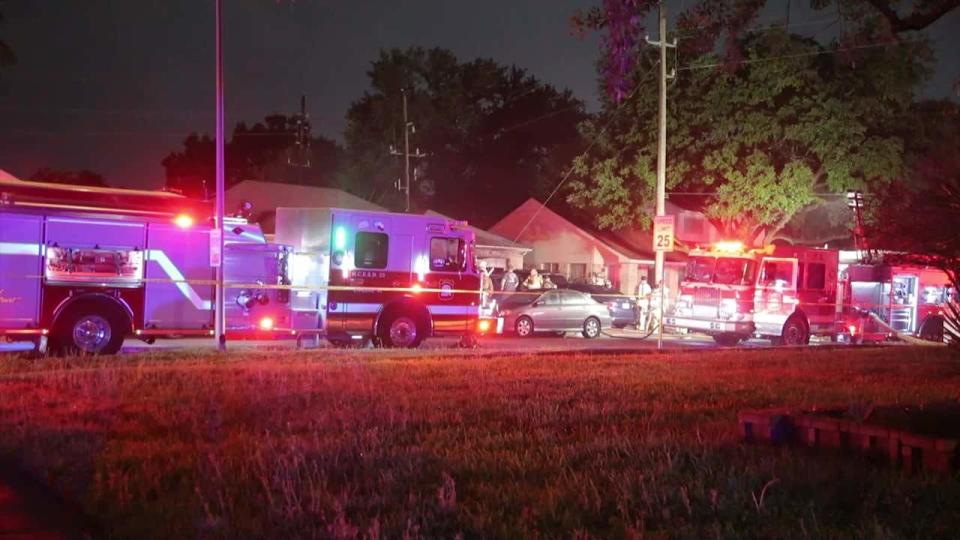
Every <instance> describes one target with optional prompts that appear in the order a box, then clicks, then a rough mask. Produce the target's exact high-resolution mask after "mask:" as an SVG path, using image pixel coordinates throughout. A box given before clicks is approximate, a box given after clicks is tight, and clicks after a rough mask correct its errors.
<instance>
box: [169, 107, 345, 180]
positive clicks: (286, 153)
mask: <svg viewBox="0 0 960 540" xmlns="http://www.w3.org/2000/svg"><path fill="white" fill-rule="evenodd" d="M297 129H298V124H297V117H296V116H284V115H279V114H277V115H271V116H268V117H266V118H265V119H264V121H263V122H258V123H256V124H254V125H253V126H247V124H246V123H245V122H240V123H238V124H237V125H236V127H235V128H234V130H233V136H232V138H231V140H230V141H229V142H228V143H227V144H226V147H225V148H224V153H225V161H226V163H225V165H226V171H225V174H226V177H225V179H224V182H225V183H226V185H227V186H230V185H233V184H236V183H237V182H240V181H242V180H268V181H272V182H282V183H290V184H311V185H322V186H329V185H335V183H336V178H335V174H336V169H337V166H338V160H339V155H340V148H339V147H338V146H337V144H336V143H335V142H333V141H332V140H330V139H327V138H325V137H309V138H303V137H301V140H302V141H305V142H307V144H302V145H298V144H297ZM215 156H216V148H215V147H214V141H213V139H212V138H210V137H209V136H207V135H198V134H196V133H191V134H190V135H189V136H187V138H186V139H184V141H183V148H182V149H181V150H180V151H172V152H170V154H168V155H167V157H165V158H164V159H163V166H164V168H165V169H166V176H167V182H166V183H167V187H168V188H173V189H175V190H178V191H181V192H183V193H185V194H187V195H191V196H203V195H204V193H203V192H204V186H205V187H206V189H207V190H209V191H210V192H211V193H212V191H213V189H214V181H215Z"/></svg>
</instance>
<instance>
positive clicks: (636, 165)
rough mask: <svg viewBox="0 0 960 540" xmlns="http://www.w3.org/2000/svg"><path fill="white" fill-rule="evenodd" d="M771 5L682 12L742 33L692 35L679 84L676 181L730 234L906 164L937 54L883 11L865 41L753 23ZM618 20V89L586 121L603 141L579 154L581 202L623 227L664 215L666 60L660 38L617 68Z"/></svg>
mask: <svg viewBox="0 0 960 540" xmlns="http://www.w3.org/2000/svg"><path fill="white" fill-rule="evenodd" d="M615 3H616V2H615ZM639 4H644V5H646V4H645V3H643V2H640V3H639ZM721 4H722V3H721ZM762 4H763V2H762V1H761V2H744V3H742V5H740V4H737V5H739V6H740V9H743V10H748V11H749V12H750V13H745V12H744V13H740V12H738V11H736V9H733V8H729V9H728V8H723V7H722V6H718V5H717V3H716V2H712V1H707V0H704V1H702V2H700V3H698V4H696V5H695V6H694V7H692V8H691V9H690V10H689V11H688V12H684V13H683V14H681V15H680V19H681V21H680V22H678V27H684V26H685V27H687V28H690V27H691V25H693V23H692V22H691V21H697V25H694V26H697V27H707V28H708V29H713V30H718V29H719V28H730V27H731V25H732V26H733V27H735V28H736V32H734V33H731V34H730V39H729V41H728V43H727V47H726V48H727V52H726V53H724V52H722V51H720V52H718V51H715V50H714V48H713V46H714V43H713V41H711V39H715V38H716V35H713V38H711V36H710V35H709V34H710V32H707V34H708V35H706V36H701V35H694V36H693V38H692V39H691V40H686V41H687V43H686V44H684V41H681V43H680V47H679V57H681V58H685V59H686V60H685V61H684V62H683V64H682V65H680V66H677V67H678V72H677V76H676V79H675V80H674V81H673V82H672V86H671V87H670V89H669V98H668V100H669V107H668V127H667V131H668V140H667V147H668V159H667V171H668V176H667V189H668V191H673V192H678V195H675V196H671V199H672V200H676V201H678V202H686V203H687V205H688V206H696V207H699V208H702V209H703V210H704V211H705V212H706V214H707V215H708V216H709V217H710V218H712V219H713V220H714V221H715V222H717V223H718V224H719V225H720V226H721V228H723V229H725V230H726V232H727V233H728V234H731V235H738V236H739V237H742V238H748V239H754V238H757V237H758V236H759V235H760V234H764V236H765V238H764V239H765V240H766V241H770V240H773V239H774V238H776V237H777V236H778V235H779V234H780V233H781V232H782V231H783V229H784V227H785V226H787V224H788V223H790V221H791V219H792V218H793V217H794V216H795V215H797V214H798V212H800V211H802V210H804V209H807V208H810V207H811V205H817V204H821V203H822V202H824V201H825V200H830V198H831V197H832V196H833V194H837V193H842V192H843V191H845V190H847V189H862V190H868V189H870V188H872V187H879V186H883V185H885V184H888V183H890V182H891V181H894V180H897V179H901V178H903V177H904V176H905V174H906V169H905V160H906V156H905V146H904V139H905V137H908V136H910V134H909V133H907V132H905V129H904V127H905V126H912V125H913V123H914V119H915V117H913V116H912V114H913V112H914V110H913V108H912V104H913V102H914V98H915V92H916V89H917V88H918V85H919V84H920V83H921V82H923V81H924V80H925V78H926V77H927V76H928V74H929V71H928V69H929V68H928V65H929V62H930V60H931V57H932V53H931V51H930V48H929V46H928V45H927V43H926V42H925V41H924V40H923V39H922V37H920V36H914V37H913V38H911V39H909V40H899V41H898V40H894V39H890V38H884V37H883V35H884V33H883V32H881V31H880V26H881V25H880V24H879V23H878V22H877V21H878V20H879V18H880V16H879V15H876V14H873V16H872V17H873V18H872V21H873V22H874V24H873V26H870V24H869V21H870V18H869V17H868V18H867V22H862V23H861V24H862V25H863V26H862V29H861V30H862V31H861V33H860V34H858V35H859V36H860V37H861V38H863V37H864V36H868V35H873V36H874V40H873V41H869V42H868V43H864V44H863V45H862V46H859V47H857V48H853V47H854V46H846V45H844V42H843V39H844V38H843V37H842V36H841V37H838V38H836V39H834V40H833V41H831V42H830V43H827V44H821V43H819V42H817V41H815V40H813V39H810V38H807V37H804V36H800V35H796V34H791V33H789V32H788V31H787V30H786V29H784V28H780V27H767V28H753V29H750V28H744V26H745V25H748V24H749V23H750V21H752V20H753V18H754V17H755V15H756V9H758V8H757V5H760V6H762ZM647 7H648V8H649V6H647ZM711 10H713V11H711ZM731 10H732V11H731ZM617 16H618V17H619V16H623V15H622V14H620V15H617ZM684 21H685V22H684ZM606 24H607V25H608V26H609V25H611V24H612V22H607V23H606ZM713 30H711V32H712V31H713ZM609 32H610V33H611V36H612V37H611V36H608V39H607V48H608V56H607V59H606V61H605V62H604V64H603V65H604V67H605V68H606V69H607V72H606V75H607V81H608V88H609V89H610V90H611V92H610V94H609V95H608V99H607V101H606V103H605V107H604V111H603V113H602V114H601V115H600V117H599V118H598V119H597V120H595V121H593V122H590V123H588V124H587V126H586V129H585V132H586V133H587V134H588V136H592V137H596V139H597V141H596V142H597V143H596V144H595V146H594V148H593V150H592V151H591V152H590V153H589V154H588V155H586V156H583V157H581V158H579V159H578V160H577V161H576V169H575V171H576V173H577V176H576V178H575V180H574V182H572V183H571V191H570V194H569V200H570V202H571V203H573V204H574V205H576V206H579V207H581V208H585V209H588V210H590V211H591V212H592V213H593V214H594V215H595V216H596V221H597V225H599V226H601V227H623V226H629V225H635V224H643V223H646V221H647V220H648V219H649V217H650V215H651V213H652V207H653V196H654V186H655V183H656V176H655V172H654V171H655V169H656V141H657V126H656V118H657V116H656V111H657V106H658V103H657V80H656V78H655V77H654V76H653V75H654V72H655V71H656V70H655V69H653V68H654V67H655V64H656V62H657V59H656V58H655V56H654V55H653V53H652V51H651V50H650V49H649V48H647V49H645V52H643V53H641V54H640V56H638V57H636V58H634V59H632V60H630V61H631V62H634V64H633V65H632V67H631V71H630V72H629V75H628V76H627V77H625V78H623V79H620V80H616V79H610V71H609V70H610V69H611V66H613V67H616V66H615V65H614V64H616V65H620V63H621V62H622V60H623V59H622V58H621V57H618V56H617V54H619V53H617V51H616V50H613V51H611V50H610V47H611V46H612V45H611V43H612V42H611V40H614V41H615V34H614V29H613V28H611V29H610V30H609ZM714 34H715V33H714ZM617 39H619V38H617ZM704 51H705V52H704ZM730 51H734V52H733V53H731V52H730ZM731 54H732V55H733V58H731ZM671 56H672V55H671ZM617 69H619V68H617ZM623 81H627V82H626V83H624V82H623ZM624 92H626V93H624ZM604 127H606V129H603V128H604ZM684 194H686V195H684ZM684 199H686V201H684Z"/></svg>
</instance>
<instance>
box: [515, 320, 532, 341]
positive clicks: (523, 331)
mask: <svg viewBox="0 0 960 540" xmlns="http://www.w3.org/2000/svg"><path fill="white" fill-rule="evenodd" d="M513 330H514V331H515V332H516V333H517V337H532V336H533V319H531V318H530V317H527V316H523V317H520V318H519V319H517V322H515V323H514V324H513Z"/></svg>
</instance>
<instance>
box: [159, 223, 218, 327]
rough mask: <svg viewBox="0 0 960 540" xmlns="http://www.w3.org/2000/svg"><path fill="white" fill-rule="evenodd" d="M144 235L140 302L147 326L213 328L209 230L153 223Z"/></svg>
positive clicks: (212, 271)
mask: <svg viewBox="0 0 960 540" xmlns="http://www.w3.org/2000/svg"><path fill="white" fill-rule="evenodd" d="M148 234H149V240H148V243H149V249H148V253H147V257H146V259H147V261H146V272H145V274H146V278H147V279H146V295H145V299H144V304H145V306H144V322H145V323H146V325H147V327H148V328H157V329H173V330H180V329H183V330H200V329H205V328H213V309H212V305H213V289H214V288H213V285H212V283H211V281H212V280H213V279H214V277H215V275H214V269H213V268H211V267H210V234H209V231H197V230H193V229H181V228H179V227H176V226H174V225H167V224H160V223H153V224H150V229H149V233H148ZM226 301H228V302H229V301H231V300H230V299H229V298H227V299H226Z"/></svg>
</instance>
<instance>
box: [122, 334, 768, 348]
mask: <svg viewBox="0 0 960 540" xmlns="http://www.w3.org/2000/svg"><path fill="white" fill-rule="evenodd" d="M214 346H215V344H214V341H213V339H171V340H157V342H156V343H154V344H152V345H148V344H146V343H144V342H142V341H139V340H135V339H128V340H127V341H126V342H124V345H123V350H122V352H124V353H128V354H135V353H142V352H150V351H158V352H159V351H169V350H172V349H200V350H202V349H212V348H214ZM319 346H320V347H321V348H331V345H329V344H328V343H327V342H326V341H325V340H323V339H321V340H319ZM769 346H770V342H769V341H767V340H760V339H752V340H749V341H747V342H744V343H741V344H740V345H739V346H738V347H741V348H743V347H747V348H758V347H769ZM227 348H228V350H252V349H268V350H269V349H294V348H296V342H295V341H294V340H292V339H290V340H280V341H230V342H228V343H227ZM308 348H310V347H308ZM656 348H657V336H656V334H654V335H652V336H650V337H648V338H645V339H644V338H641V337H640V334H639V333H638V332H635V331H633V330H607V331H605V332H604V335H602V336H601V337H599V338H597V339H586V338H584V337H583V336H581V335H580V334H579V333H575V332H568V333H566V334H565V335H564V336H563V337H558V336H554V335H550V334H547V335H536V336H534V337H530V338H518V337H516V336H512V335H496V336H485V337H482V338H480V343H479V350H480V351H482V352H483V351H489V352H505V353H511V352H517V353H539V352H551V351H586V352H592V351H596V352H602V351H610V352H614V351H616V352H628V351H632V350H637V351H649V350H652V349H656ZM663 348H664V349H672V350H676V349H708V348H709V349H718V348H721V347H720V346H718V345H717V344H716V343H715V342H714V341H713V339H712V338H710V337H709V336H702V335H675V334H664V336H663ZM456 349H458V340H457V339H456V338H431V339H427V340H425V341H424V342H423V344H421V346H420V348H419V350H420V351H423V352H424V354H435V353H436V352H437V351H441V350H456Z"/></svg>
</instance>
